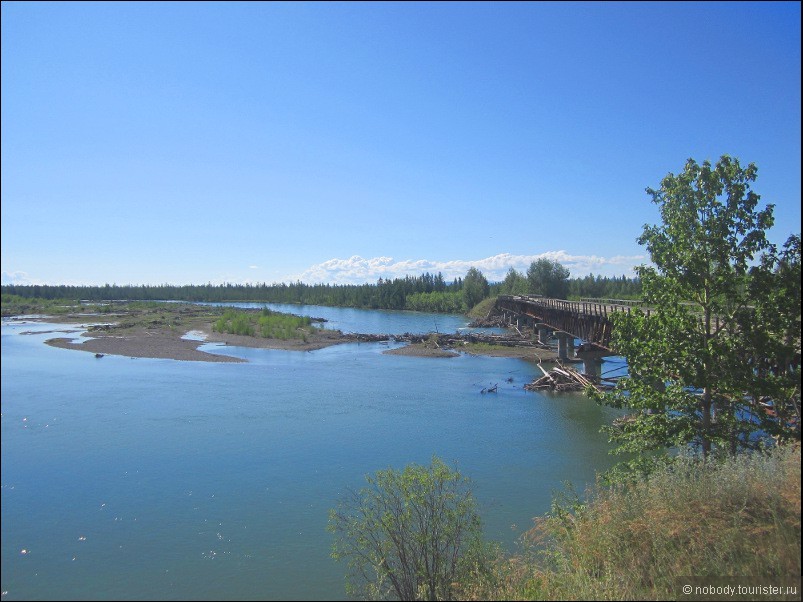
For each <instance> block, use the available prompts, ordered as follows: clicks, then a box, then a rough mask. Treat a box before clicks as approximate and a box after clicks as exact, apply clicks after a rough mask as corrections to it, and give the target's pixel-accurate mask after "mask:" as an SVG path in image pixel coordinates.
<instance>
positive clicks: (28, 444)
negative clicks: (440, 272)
mask: <svg viewBox="0 0 803 602" xmlns="http://www.w3.org/2000/svg"><path fill="white" fill-rule="evenodd" d="M294 309H295V310H296V313H300V312H299V311H298V310H299V308H298V306H294ZM337 309H338V308H317V307H316V308H314V312H311V314H310V315H317V316H318V317H327V316H326V315H322V313H324V311H323V310H326V311H327V312H328V311H330V310H337ZM364 311H365V310H343V313H342V314H337V315H334V314H332V322H333V323H339V324H350V323H352V322H351V320H356V318H355V317H354V314H351V312H364ZM368 313H369V314H372V316H373V317H371V318H370V319H371V320H375V322H374V326H372V327H371V328H376V332H391V331H392V328H391V326H386V327H385V328H381V326H382V325H383V324H382V323H381V320H380V317H381V316H384V315H385V314H388V313H390V314H396V313H399V314H406V313H409V312H375V313H376V314H379V315H380V317H377V316H375V315H373V312H368ZM360 315H362V314H360ZM388 319H389V320H390V322H389V324H394V322H393V320H395V319H396V318H395V316H393V315H391V316H390V317H389V318H388ZM435 319H437V320H444V318H443V317H442V316H434V317H433V316H431V315H429V316H428V315H426V314H422V317H421V320H422V322H426V321H427V320H435ZM354 324H355V326H356V328H354V330H359V331H362V332H366V331H367V332H370V331H371V330H370V328H361V327H360V326H359V324H356V322H355V323H354ZM445 324H446V321H445V320H444V322H443V323H442V324H439V329H440V330H441V331H442V332H444V331H447V327H446V326H445ZM396 327H397V326H393V328H396ZM456 327H458V326H455V328H456ZM403 328H404V330H402V332H404V331H412V329H411V328H409V327H407V326H404V327H403ZM53 329H54V326H53V325H43V324H30V323H29V324H25V325H24V326H23V325H19V324H12V323H7V322H6V321H4V323H3V329H2V364H1V365H2V422H0V426H1V427H2V438H1V441H2V483H0V486H1V487H2V489H0V493H1V494H2V521H1V522H0V528H2V590H3V592H6V591H7V592H8V593H7V594H5V593H4V595H3V599H4V600H6V599H7V600H19V599H27V600H32V599H65V598H70V599H87V600H91V599H132V600H133V599H137V600H139V599H150V600H161V599H166V600H169V599H231V600H240V599H243V600H248V599H251V600H256V599H273V600H290V599H293V600H309V599H343V598H344V597H345V592H344V589H343V570H344V567H343V566H342V565H340V564H336V563H334V562H333V561H332V560H331V559H330V558H329V550H330V544H331V539H330V536H329V534H328V533H326V531H325V526H326V520H327V510H328V509H329V508H331V507H333V506H334V505H336V503H337V501H338V497H339V495H341V494H342V493H343V491H344V490H345V489H346V488H347V487H360V486H361V485H362V484H363V483H364V480H363V477H364V475H365V474H367V473H371V472H374V471H375V470H377V469H380V468H387V467H388V466H394V467H399V468H400V467H403V466H404V465H405V464H407V463H409V462H419V463H428V462H429V460H430V458H431V456H432V455H433V454H437V455H438V456H440V457H441V458H443V459H444V460H446V461H447V462H449V463H451V464H454V465H457V467H458V468H459V469H460V470H461V471H462V472H464V473H465V474H466V475H468V476H470V477H471V478H472V479H473V481H474V486H475V492H476V495H477V497H478V499H479V500H480V502H481V504H482V510H483V517H484V519H485V524H486V534H487V536H488V537H489V538H492V539H496V540H499V541H502V542H504V543H505V544H506V545H507V546H512V545H513V543H514V541H515V538H516V537H517V535H518V534H520V533H521V532H522V530H524V529H527V528H528V527H529V526H530V525H531V518H532V517H533V516H535V515H536V514H539V513H543V512H544V511H546V510H547V509H548V507H549V503H550V500H551V494H552V492H553V491H554V490H556V489H560V488H561V486H562V485H561V484H562V482H563V481H565V480H571V481H573V482H574V483H575V484H576V485H577V486H578V489H580V490H582V488H583V487H584V485H585V484H586V483H590V482H592V481H593V479H594V471H595V470H596V469H604V468H606V467H607V466H609V465H610V463H611V458H610V457H609V456H608V455H607V449H608V446H607V444H606V442H605V438H604V436H602V435H601V434H599V432H598V431H599V427H600V426H601V425H602V424H603V423H606V422H609V421H610V419H611V417H612V415H611V411H610V410H607V409H604V408H600V407H598V406H596V405H595V404H593V403H592V402H590V401H588V400H587V399H585V398H582V397H579V396H553V397H550V396H546V395H539V394H536V393H528V392H526V391H524V390H523V389H522V386H523V385H524V384H525V383H526V382H529V381H530V380H532V379H533V378H534V377H536V376H537V374H535V370H534V367H533V366H531V365H530V364H528V363H526V362H523V361H519V360H511V359H507V358H482V357H473V356H467V355H462V356H460V357H458V358H454V359H450V360H448V361H446V360H438V359H432V358H417V357H401V356H389V355H384V354H383V353H382V351H384V350H386V349H387V346H384V345H380V344H365V343H363V344H357V343H353V344H346V345H338V346H335V347H329V348H326V349H321V350H318V351H314V352H288V351H280V350H267V349H245V348H236V347H232V346H227V347H217V348H214V349H213V351H214V352H216V353H226V354H236V355H239V356H240V357H245V358H247V359H248V360H249V363H247V364H212V363H206V362H198V363H195V362H177V361H171V360H149V359H132V358H127V357H118V356H106V357H105V358H103V360H102V361H97V360H95V359H94V358H93V357H92V356H91V355H90V354H85V353H76V352H74V351H70V350H63V349H56V348H52V347H49V346H47V345H44V344H43V341H44V340H45V339H47V338H49V337H51V336H54V335H52V334H34V335H30V336H20V334H19V333H20V332H21V331H22V330H38V331H40V332H45V331H48V330H53ZM344 330H347V329H345V328H344ZM57 336H61V335H57ZM209 347H211V346H209ZM205 348H206V347H205ZM539 374H540V373H539ZM508 378H510V379H512V382H508V381H507V379H508ZM497 383H498V385H499V387H498V392H497V393H496V394H485V395H483V394H481V393H480V391H481V389H482V388H484V387H487V386H489V385H493V384H497ZM513 525H515V527H513Z"/></svg>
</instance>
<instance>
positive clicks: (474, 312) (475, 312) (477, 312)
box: [468, 297, 496, 318]
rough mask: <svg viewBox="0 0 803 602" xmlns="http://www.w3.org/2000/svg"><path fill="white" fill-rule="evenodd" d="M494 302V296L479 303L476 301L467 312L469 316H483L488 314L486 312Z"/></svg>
mask: <svg viewBox="0 0 803 602" xmlns="http://www.w3.org/2000/svg"><path fill="white" fill-rule="evenodd" d="M495 303H496V297H488V298H487V299H483V300H482V301H480V302H479V303H477V304H476V305H475V306H474V307H472V308H471V310H470V311H469V312H468V317H469V318H484V317H486V316H487V315H488V312H489V311H491V308H492V307H493V306H494V304H495Z"/></svg>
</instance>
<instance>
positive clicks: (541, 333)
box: [535, 323, 552, 345]
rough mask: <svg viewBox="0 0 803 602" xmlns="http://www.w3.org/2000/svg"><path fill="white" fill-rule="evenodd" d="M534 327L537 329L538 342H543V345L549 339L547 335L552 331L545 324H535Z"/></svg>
mask: <svg viewBox="0 0 803 602" xmlns="http://www.w3.org/2000/svg"><path fill="white" fill-rule="evenodd" d="M535 327H536V329H537V330H538V342H539V343H543V344H544V345H546V344H547V341H548V340H549V335H550V333H551V332H552V331H551V330H550V329H549V328H548V327H547V325H546V324H540V323H539V324H536V325H535Z"/></svg>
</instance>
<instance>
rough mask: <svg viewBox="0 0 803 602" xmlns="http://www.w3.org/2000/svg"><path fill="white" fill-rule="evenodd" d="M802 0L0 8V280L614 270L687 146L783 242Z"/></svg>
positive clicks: (791, 203)
mask: <svg viewBox="0 0 803 602" xmlns="http://www.w3.org/2000/svg"><path fill="white" fill-rule="evenodd" d="M800 11H801V9H800V4H799V3H797V2H782V3H772V2H758V3H750V2H746V3H742V2H738V3H729V2H713V3H697V2H693V3H684V2H670V3H633V2H625V3H602V2H594V3H588V4H587V3H563V2H559V3H524V2H513V3H501V2H492V3H483V2H472V3H459V2H446V3H428V2H402V3H371V2H358V3H335V2H331V3H330V2H325V3H274V2H269V3H256V2H254V3H252V2H247V3H236V2H225V3H193V2H179V3H148V2H143V3H139V2H136V3H116V2H115V3H103V2H90V3H67V2H65V3H32V2H3V3H2V105H1V106H2V238H1V241H2V282H3V283H4V284H6V283H10V282H15V283H50V284H104V283H110V284H111V283H116V284H160V283H172V284H189V283H194V284H202V283H206V282H213V283H220V282H232V283H240V282H268V283H271V282H280V281H285V282H286V281H291V280H296V279H299V278H300V279H301V280H303V281H305V282H333V283H335V282H337V283H346V282H366V281H367V282H372V281H375V280H376V279H377V278H379V277H380V276H381V277H383V278H387V277H395V276H403V275H405V274H413V275H418V274H420V273H422V272H424V271H429V272H438V271H441V272H443V274H444V275H445V276H446V277H448V278H452V277H454V276H457V275H464V274H465V272H466V271H467V270H468V268H469V267H470V266H477V267H479V268H480V269H481V270H482V271H483V273H485V274H486V276H488V277H489V279H492V280H493V279H497V278H499V279H501V278H502V277H503V276H504V273H505V272H506V271H507V269H508V268H509V267H510V266H513V267H516V268H517V269H519V270H526V268H527V266H528V265H529V263H530V262H531V261H533V260H534V259H537V258H539V257H549V258H551V259H556V260H558V261H560V262H561V263H563V264H564V265H565V266H566V267H568V268H569V269H570V271H571V274H572V276H583V275H585V274H588V273H594V274H605V275H621V274H631V269H632V267H633V266H634V265H638V264H641V263H646V262H647V261H648V257H647V255H646V250H645V249H644V248H643V247H641V246H639V245H638V243H637V242H636V239H637V237H638V236H639V235H640V234H641V232H642V227H643V226H644V224H655V223H658V222H659V221H660V220H659V214H658V210H657V207H656V206H654V205H653V204H652V203H651V202H650V199H649V197H648V195H647V194H646V192H645V190H644V189H645V188H646V187H654V188H657V187H658V186H659V185H660V181H661V179H662V178H663V177H664V176H665V175H666V174H667V173H669V172H674V173H677V172H679V171H681V170H682V168H683V165H684V163H685V161H686V159H688V158H694V159H695V160H697V161H698V162H702V161H703V160H706V159H709V160H711V161H712V162H713V161H716V160H717V159H718V158H719V156H721V155H722V154H729V155H731V156H734V157H737V158H738V159H739V160H740V161H741V162H742V163H743V164H745V165H746V164H747V163H750V162H753V163H755V164H756V165H757V166H758V170H759V171H758V179H757V181H756V183H755V184H754V190H755V191H756V192H757V193H758V194H760V195H761V202H762V204H765V203H772V204H774V205H775V218H776V225H775V227H774V228H773V229H772V230H770V232H769V234H770V238H771V240H773V242H776V243H782V242H783V241H784V240H786V238H787V236H788V235H789V234H791V233H793V232H800V201H801V196H800V174H801V169H800V163H801V157H800V146H801V123H800V113H801V97H800V89H801V87H800V70H801V63H800V50H801V38H800V23H801V14H800Z"/></svg>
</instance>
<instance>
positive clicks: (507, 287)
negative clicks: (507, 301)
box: [499, 268, 530, 295]
mask: <svg viewBox="0 0 803 602" xmlns="http://www.w3.org/2000/svg"><path fill="white" fill-rule="evenodd" d="M499 292H500V293H501V294H502V295H526V294H527V293H528V292H530V285H529V282H528V281H527V277H526V276H524V274H522V273H520V272H518V271H516V269H515V268H510V269H509V270H508V271H507V275H505V279H504V280H503V281H502V286H501V287H500V289H499Z"/></svg>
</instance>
